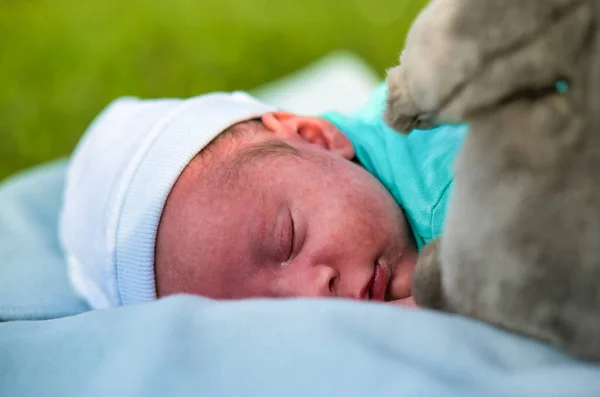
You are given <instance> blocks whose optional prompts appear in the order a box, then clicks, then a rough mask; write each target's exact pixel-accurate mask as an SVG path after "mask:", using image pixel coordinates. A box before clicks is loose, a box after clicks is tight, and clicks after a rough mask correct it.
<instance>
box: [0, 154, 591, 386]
mask: <svg viewBox="0 0 600 397" xmlns="http://www.w3.org/2000/svg"><path fill="white" fill-rule="evenodd" d="M64 167H65V165H64V163H63V162H58V163H53V164H50V165H47V166H43V167H41V168H39V169H36V170H34V171H30V172H27V173H25V174H22V175H20V176H19V177H17V178H15V179H12V180H10V181H8V182H7V183H5V184H3V185H2V186H1V187H0V320H4V321H5V322H0V396H38V395H43V396H63V397H75V396H78V397H79V396H86V397H88V396H90V397H91V396H128V397H136V396H140V397H141V396H144V397H155V396H156V397H158V396H224V397H225V396H232V397H233V396H235V397H238V396H246V395H257V396H265V397H268V396H273V397H282V396H286V397H287V396H289V397H294V396H298V397H300V396H303V397H304V396H311V397H312V396H328V397H329V396H337V395H340V396H341V395H348V396H363V397H364V396H386V397H389V396H399V397H403V396H407V397H413V396H414V397H416V396H425V397H436V396H440V397H453V396H473V397H484V396H485V397H494V396H499V397H500V396H522V397H533V396H539V397H552V396H556V397H565V396H569V397H574V396H590V397H597V396H600V366H598V365H593V364H588V363H584V362H580V361H576V360H573V359H571V358H569V357H566V356H564V355H562V354H560V353H559V352H556V351H554V350H553V349H551V348H549V347H547V346H544V345H542V344H539V343H537V342H534V341H531V340H527V339H525V338H521V337H518V336H515V335H511V334H509V333H506V332H503V331H500V330H497V329H495V328H493V327H491V326H488V325H485V324H481V323H478V322H475V321H472V320H469V319H464V318H459V317H456V316H450V315H444V314H441V313H434V312H429V311H424V310H423V311H418V310H410V309H403V308H397V307H393V306H388V305H383V304H375V303H359V302H350V301H341V300H310V299H304V300H302V299H296V300H280V301H272V300H271V301H270V300H248V301H233V302H215V301H211V300H208V299H202V298H198V297H185V296H178V297H173V298H169V299H163V300H160V301H157V302H153V303H150V304H145V305H140V306H132V307H127V308H118V309H111V310H104V311H95V312H86V307H85V305H84V304H83V303H82V302H81V301H80V300H79V299H78V298H77V297H76V296H75V295H74V294H73V292H72V291H71V290H70V287H69V284H68V282H67V278H66V272H65V265H64V260H63V258H62V256H61V253H60V249H59V247H58V243H57V241H56V233H55V231H56V213H57V211H58V207H59V206H60V192H61V189H62V183H63V177H64ZM78 313H82V314H78ZM47 318H55V319H52V320H45V321H43V319H47ZM19 319H21V320H29V321H16V320H19Z"/></svg>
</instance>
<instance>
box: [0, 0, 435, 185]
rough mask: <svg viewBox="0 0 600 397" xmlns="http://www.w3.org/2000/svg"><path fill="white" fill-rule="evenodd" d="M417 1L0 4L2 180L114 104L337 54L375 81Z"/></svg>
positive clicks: (229, 82)
mask: <svg viewBox="0 0 600 397" xmlns="http://www.w3.org/2000/svg"><path fill="white" fill-rule="evenodd" d="M425 2H426V0H300V1H287V0H286V1H281V0H280V1H266V0H121V1H118V0H103V1H100V0H87V1H86V0H0V139H1V140H0V180H1V179H3V178H5V177H6V176H8V175H10V174H12V173H14V172H15V171H17V170H19V169H22V168H25V167H28V166H30V165H33V164H38V163H40V162H44V161H47V160H50V159H53V158H56V157H59V156H64V155H67V154H68V153H69V152H70V151H71V150H72V149H73V147H74V145H75V144H76V143H77V140H78V138H79V137H80V135H81V134H82V133H83V131H84V130H85V128H86V127H87V125H88V124H89V123H90V121H91V120H92V119H93V117H94V116H95V115H96V114H97V113H98V112H99V111H101V110H102V108H103V107H104V106H105V105H106V104H107V103H108V102H109V101H110V100H112V99H114V98H115V97H118V96H121V95H135V96H141V97H146V98H154V97H168V96H171V97H188V96H193V95H197V94H200V93H203V92H207V91H214V90H234V89H242V90H245V89H251V88H254V87H256V86H258V85H260V84H263V83H266V82H269V81H271V80H273V79H275V78H278V77H281V76H283V75H286V74H288V73H290V72H293V71H295V70H297V69H299V68H301V67H303V66H305V65H307V64H308V63H310V62H312V61H314V60H316V59H317V58H319V57H321V56H323V55H325V54H327V53H329V52H330V51H333V50H338V49H343V50H350V51H353V52H355V53H357V54H358V55H359V56H361V57H363V58H364V59H365V60H366V61H367V62H368V63H370V64H371V65H372V66H373V67H374V68H375V70H377V71H378V72H379V73H380V74H381V76H382V77H383V75H384V72H385V69H387V68H388V67H390V66H393V65H394V64H395V63H396V62H397V57H398V54H399V52H400V50H401V48H402V45H403V39H404V36H405V34H406V31H407V29H408V27H409V24H410V22H411V20H412V19H413V18H414V17H415V15H416V14H417V12H418V11H419V9H420V8H421V7H422V6H423V5H424V3H425ZM107 155H108V156H110V153H107Z"/></svg>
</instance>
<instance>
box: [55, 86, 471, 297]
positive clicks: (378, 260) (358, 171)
mask: <svg viewBox="0 0 600 397" xmlns="http://www.w3.org/2000/svg"><path fill="white" fill-rule="evenodd" d="M385 90H386V88H385V86H383V85H382V86H381V87H379V89H378V90H377V91H376V92H375V94H374V95H373V98H372V100H371V101H370V103H369V104H368V105H367V106H366V107H365V109H364V110H363V111H362V112H360V113H359V114H357V115H353V116H352V117H348V116H344V115H341V114H338V113H329V114H324V115H321V117H305V116H299V115H294V114H290V113H286V112H282V111H278V110H277V109H274V108H272V107H271V106H268V105H266V104H263V103H260V102H258V101H256V100H255V99H253V98H251V97H249V96H248V95H246V94H244V93H233V94H224V93H215V94H207V95H203V96H200V97H196V98H192V99H189V100H175V99H166V100H137V99H133V98H124V99H120V100H117V101H115V102H114V103H113V104H111V105H110V106H109V107H108V108H107V109H106V110H105V111H104V112H103V113H102V114H101V115H100V116H98V118H97V120H96V121H95V122H94V123H93V124H92V126H91V127H90V128H89V129H88V131H87V132H86V134H85V136H84V138H83V139H82V141H81V142H80V144H79V146H78V147H77V149H76V151H75V153H74V155H73V157H72V160H71V164H70V168H69V173H68V178H67V185H66V189H65V196H64V207H63V211H62V214H61V225H60V235H61V241H62V245H63V248H64V251H65V254H66V257H67V260H68V264H69V270H70V278H71V281H72V283H73V285H74V287H75V289H76V290H77V291H78V293H79V294H80V295H82V296H83V297H84V298H85V299H86V300H87V301H88V302H89V303H90V304H91V306H92V307H93V308H108V307H114V306H120V305H129V304H135V303H139V302H144V301H149V300H154V299H156V298H160V297H163V296H168V295H172V294H179V293H187V294H196V295H201V296H205V297H208V298H214V299H243V298H253V297H340V298H348V299H360V300H368V299H370V300H377V301H397V302H402V303H407V304H410V301H411V299H410V274H411V272H412V270H413V267H414V264H415V261H416V257H417V251H418V249H419V248H421V247H422V246H423V245H424V244H425V243H426V242H428V241H429V240H431V239H433V238H435V237H437V236H438V235H439V234H440V233H441V228H442V223H443V219H444V213H445V206H446V201H447V200H448V195H449V189H450V186H451V182H452V177H451V169H450V165H451V162H452V159H453V158H454V155H455V153H456V152H457V150H458V148H459V145H460V143H461V142H462V140H463V138H464V136H465V133H466V128H465V127H463V126H443V127H439V128H437V129H435V130H431V131H424V132H423V133H421V132H420V131H416V132H414V133H413V134H411V135H408V136H402V135H399V134H397V133H395V132H394V131H392V130H391V129H390V128H389V127H387V126H386V125H385V124H384V123H383V121H382V114H383V110H384V106H385V96H386V95H385V94H386V93H385ZM401 208H402V210H401Z"/></svg>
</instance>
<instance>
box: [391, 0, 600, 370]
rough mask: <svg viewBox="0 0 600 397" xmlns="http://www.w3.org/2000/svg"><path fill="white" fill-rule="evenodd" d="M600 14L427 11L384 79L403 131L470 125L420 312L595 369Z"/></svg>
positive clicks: (429, 251) (429, 252) (499, 8)
mask: <svg viewBox="0 0 600 397" xmlns="http://www.w3.org/2000/svg"><path fill="white" fill-rule="evenodd" d="M599 22H600V1H596V0H588V1H585V0H579V1H577V0H433V1H431V2H430V3H429V5H428V6H427V7H426V8H425V9H424V10H423V12H422V13H421V14H420V16H419V17H418V18H417V19H416V20H415V22H414V24H413V26H412V28H411V30H410V32H409V34H408V37H407V40H406V47H405V49H404V51H403V53H402V55H401V58H400V65H399V66H397V67H395V68H393V69H391V70H390V71H389V75H388V80H387V81H388V86H389V96H388V107H387V109H386V116H385V117H386V121H387V122H388V124H390V125H391V126H392V127H393V128H395V129H396V130H398V131H400V132H404V133H407V132H409V131H410V130H411V129H413V128H415V127H419V128H429V127H430V126H433V125H436V124H439V123H468V124H469V126H470V130H469V134H468V137H467V139H466V141H465V143H464V146H463V148H462V150H461V153H460V154H459V156H458V158H457V159H456V163H455V164H454V170H455V181H454V187H453V192H452V198H451V202H450V204H449V208H448V215H447V218H446V223H445V228H444V235H443V237H442V238H441V239H439V240H437V241H435V242H433V243H431V244H430V245H428V246H427V247H426V248H425V249H424V250H423V252H422V253H421V255H420V258H419V261H418V264H417V268H416V270H415V274H414V277H413V294H414V297H415V299H416V301H417V303H418V304H419V305H422V306H425V307H430V308H435V309H440V310H445V311H449V312H453V313H457V314H461V315H465V316H469V317H473V318H476V319H479V320H483V321H486V322H488V323H491V324H494V325H496V326H498V327H502V328H505V329H508V330H510V331H513V332H516V333H519V334H522V335H526V336H530V337H534V338H537V339H539V340H542V341H545V342H548V343H551V344H553V345H555V346H557V347H559V348H560V349H563V350H564V351H566V352H568V353H570V354H572V355H575V356H577V357H580V358H583V359H587V360H595V361H600V47H599V46H600V30H599V29H598V28H599V26H598V23H599Z"/></svg>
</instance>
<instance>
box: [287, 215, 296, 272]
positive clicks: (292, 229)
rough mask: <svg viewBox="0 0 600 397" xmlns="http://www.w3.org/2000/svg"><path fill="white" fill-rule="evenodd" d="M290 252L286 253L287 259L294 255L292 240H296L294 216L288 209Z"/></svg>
mask: <svg viewBox="0 0 600 397" xmlns="http://www.w3.org/2000/svg"><path fill="white" fill-rule="evenodd" d="M290 220H291V221H290V253H289V255H288V261H289V260H291V259H292V256H293V255H294V241H295V240H296V225H295V223H294V216H293V215H292V210H291V209H290Z"/></svg>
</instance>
